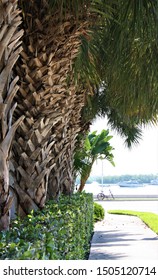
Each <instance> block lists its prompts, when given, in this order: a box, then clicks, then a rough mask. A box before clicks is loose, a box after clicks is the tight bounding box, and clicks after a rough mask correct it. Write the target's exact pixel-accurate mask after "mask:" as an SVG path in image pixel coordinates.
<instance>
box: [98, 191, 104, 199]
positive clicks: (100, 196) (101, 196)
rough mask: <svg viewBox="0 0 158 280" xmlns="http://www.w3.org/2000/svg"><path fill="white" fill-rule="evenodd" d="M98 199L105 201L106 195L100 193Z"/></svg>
mask: <svg viewBox="0 0 158 280" xmlns="http://www.w3.org/2000/svg"><path fill="white" fill-rule="evenodd" d="M97 198H98V200H103V199H104V198H105V195H104V194H103V193H98V194H97Z"/></svg>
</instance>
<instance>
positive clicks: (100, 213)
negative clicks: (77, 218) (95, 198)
mask: <svg viewBox="0 0 158 280" xmlns="http://www.w3.org/2000/svg"><path fill="white" fill-rule="evenodd" d="M104 216H105V211H104V208H103V207H102V206H101V205H100V204H98V203H96V202H94V222H98V221H101V220H103V219H104Z"/></svg>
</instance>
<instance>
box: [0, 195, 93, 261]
mask: <svg viewBox="0 0 158 280" xmlns="http://www.w3.org/2000/svg"><path fill="white" fill-rule="evenodd" d="M92 232H93V197H92V195H91V194H85V193H82V194H79V193H77V194H74V195H72V197H67V196H62V197H61V198H60V201H59V202H58V203H56V202H54V201H49V203H48V204H47V205H46V207H45V209H44V210H43V211H41V212H39V211H38V212H36V213H34V212H32V213H31V214H30V215H28V216H27V217H26V218H25V219H24V220H22V221H21V220H16V221H14V222H13V224H12V229H11V230H10V231H8V232H2V233H0V259H3V260H6V259H13V260H70V259H75V260H77V259H85V258H86V256H87V254H88V252H89V248H90V240H91V236H92Z"/></svg>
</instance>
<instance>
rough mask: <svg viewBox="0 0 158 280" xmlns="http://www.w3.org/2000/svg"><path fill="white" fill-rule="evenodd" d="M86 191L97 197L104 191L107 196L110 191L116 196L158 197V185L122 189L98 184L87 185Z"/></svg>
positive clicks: (112, 185)
mask: <svg viewBox="0 0 158 280" xmlns="http://www.w3.org/2000/svg"><path fill="white" fill-rule="evenodd" d="M85 191H86V192H90V193H93V194H94V195H97V194H98V193H99V192H101V191H103V192H104V194H105V195H109V191H111V192H112V194H113V195H114V196H115V195H123V196H124V195H138V196H139V195H147V196H148V195H153V196H154V195H155V196H158V185H145V184H144V186H142V187H134V188H132V187H120V186H119V185H115V184H110V185H109V184H104V185H103V187H102V186H101V185H99V184H98V183H97V182H93V183H92V184H86V186H85Z"/></svg>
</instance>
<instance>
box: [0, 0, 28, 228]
mask: <svg viewBox="0 0 158 280" xmlns="http://www.w3.org/2000/svg"><path fill="white" fill-rule="evenodd" d="M19 14H20V11H19V9H18V8H17V1H16V0H12V1H7V0H2V1H1V2H0V230H7V229H8V228H9V223H10V212H9V210H10V207H11V203H12V197H11V196H10V192H9V159H10V151H11V145H12V141H13V137H14V134H15V131H16V129H17V127H18V126H19V124H20V123H21V121H22V120H23V116H22V115H21V116H20V118H18V119H17V120H16V122H15V123H14V124H12V118H13V113H14V110H15V108H16V104H13V99H14V97H15V95H16V93H17V91H18V85H17V81H18V77H15V76H13V72H12V69H13V67H14V65H15V63H16V61H17V59H18V57H19V54H20V52H21V50H22V48H21V46H20V45H21V37H22V34H23V31H22V30H21V29H20V28H19V26H20V24H21V17H20V15H19Z"/></svg>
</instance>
